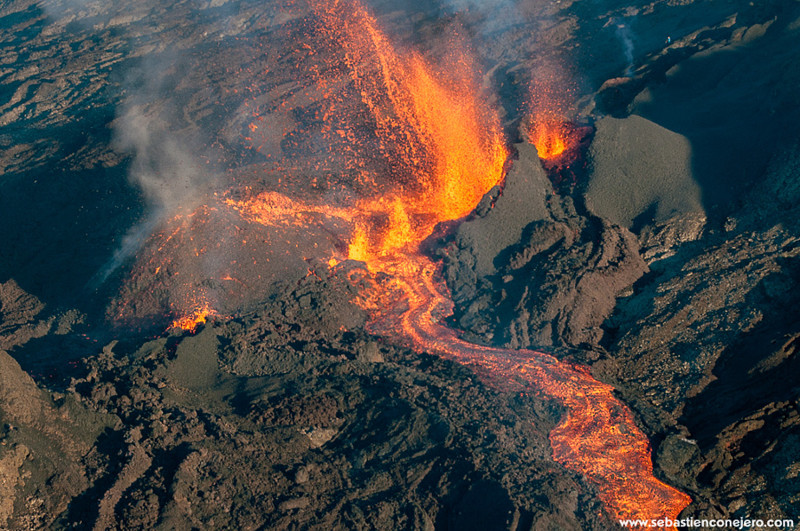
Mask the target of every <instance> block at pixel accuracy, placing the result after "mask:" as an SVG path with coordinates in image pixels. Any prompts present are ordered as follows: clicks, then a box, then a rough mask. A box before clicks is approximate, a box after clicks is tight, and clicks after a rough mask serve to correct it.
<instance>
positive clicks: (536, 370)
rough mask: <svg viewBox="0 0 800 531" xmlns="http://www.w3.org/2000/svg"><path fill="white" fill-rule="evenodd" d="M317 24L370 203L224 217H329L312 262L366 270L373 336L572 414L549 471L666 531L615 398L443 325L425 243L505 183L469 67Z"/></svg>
mask: <svg viewBox="0 0 800 531" xmlns="http://www.w3.org/2000/svg"><path fill="white" fill-rule="evenodd" d="M314 12H315V16H316V18H317V22H318V24H317V32H318V34H321V35H323V36H324V37H325V38H327V39H328V40H329V41H330V43H331V47H332V49H338V50H339V51H340V53H339V57H341V58H342V59H341V61H340V62H338V63H336V64H322V65H320V66H319V68H318V69H317V70H318V72H317V74H316V77H317V79H316V82H317V84H318V87H317V88H318V89H319V93H320V94H321V95H322V100H323V102H324V105H327V107H326V108H325V109H324V116H323V119H325V118H328V117H330V116H335V115H336V113H337V112H342V111H341V109H342V108H343V104H342V101H340V100H339V99H337V96H336V92H337V90H340V89H341V85H335V83H334V82H333V81H331V80H330V78H326V77H325V72H329V71H337V72H338V73H339V74H341V72H345V73H346V75H347V76H348V77H349V82H348V84H349V86H350V87H354V89H355V93H357V94H358V95H359V96H360V99H361V101H360V103H359V104H360V106H361V111H360V112H361V114H359V115H358V116H355V115H353V116H349V117H348V116H345V117H342V116H341V115H339V116H338V119H339V120H338V122H337V123H339V122H347V120H348V119H352V120H353V121H356V122H358V123H359V124H360V127H361V129H357V128H355V127H354V128H353V129H352V130H345V129H338V130H334V131H332V134H334V135H336V136H338V137H340V138H343V139H351V140H352V142H353V145H354V147H353V148H352V149H346V150H344V151H343V152H342V153H341V154H340V155H342V158H343V159H344V160H343V162H342V166H344V167H345V168H347V169H348V170H349V171H351V172H353V173H355V174H358V175H359V179H361V180H362V181H363V182H367V183H372V186H371V188H369V190H371V191H370V192H369V193H363V194H360V195H359V197H360V198H359V199H355V200H352V201H350V203H349V204H345V205H344V206H342V205H336V206H333V205H325V204H319V203H321V202H322V201H316V202H314V201H313V200H311V199H309V200H308V201H300V200H297V199H291V198H289V197H287V196H286V195H283V194H280V193H277V192H264V193H261V194H255V195H252V194H251V196H250V197H245V198H244V199H241V200H234V199H227V200H226V201H222V202H220V203H219V206H218V208H228V209H229V210H231V211H233V212H235V213H238V215H239V216H241V217H243V218H244V219H245V220H247V221H249V222H251V223H256V224H261V225H267V226H273V227H278V226H296V225H304V224H311V223H314V220H319V219H332V218H335V219H336V220H337V221H336V222H337V223H338V224H339V226H344V227H349V229H348V230H349V237H348V241H347V243H346V245H345V246H342V253H341V254H342V255H341V256H336V257H334V258H330V256H320V257H319V258H321V259H324V260H329V259H330V260H329V263H330V264H331V266H334V265H336V264H337V263H338V262H339V261H341V260H344V259H347V258H349V259H352V260H358V261H362V262H364V263H365V264H366V266H367V268H368V271H366V270H359V269H356V270H354V271H352V272H351V275H353V276H354V277H358V276H362V277H364V278H363V279H366V280H367V284H368V285H370V286H371V288H370V289H368V290H367V292H363V293H361V295H360V298H359V301H358V302H359V304H361V305H362V306H363V307H364V308H366V309H367V310H369V311H370V315H371V321H370V325H369V326H370V330H371V332H373V333H376V334H381V335H384V336H387V337H390V338H393V339H395V340H399V341H403V342H405V343H407V344H408V345H409V346H410V347H412V348H414V349H417V350H419V351H426V352H435V353H438V354H440V355H442V356H445V357H447V358H450V359H452V360H455V361H457V362H459V363H463V364H466V365H469V366H471V367H474V368H475V369H476V370H477V371H478V372H479V373H481V374H482V375H483V377H484V378H486V380H487V381H489V382H491V383H492V384H493V385H496V386H498V387H501V388H503V389H507V390H517V391H519V390H523V389H529V390H536V391H538V392H540V393H542V394H543V395H545V396H548V397H551V398H553V399H555V400H558V401H559V402H561V403H562V404H563V405H564V406H565V407H566V409H567V414H566V415H565V418H564V419H562V421H561V423H560V424H559V425H558V426H557V427H556V428H555V429H554V430H553V431H552V433H551V434H550V440H551V442H552V446H553V458H554V459H555V460H556V461H558V462H560V463H562V464H563V465H564V466H566V467H567V468H569V469H572V470H574V471H576V472H578V473H580V474H582V475H584V476H585V477H586V478H587V479H588V480H589V481H591V482H592V483H594V484H595V485H597V487H598V489H599V492H600V496H601V498H602V500H603V502H604V503H605V505H606V507H607V509H608V511H609V512H610V513H611V514H612V515H613V517H615V518H647V519H651V518H671V519H674V518H675V517H676V516H677V515H678V513H680V512H681V510H682V509H683V508H684V507H686V506H687V505H688V504H689V502H690V499H689V497H688V496H686V495H685V494H683V493H681V492H678V491H677V490H675V489H673V488H672V487H670V486H668V485H666V484H664V483H662V482H661V481H659V480H657V479H656V478H655V477H654V476H653V469H652V464H651V460H650V448H649V444H648V441H647V438H646V437H645V435H644V434H643V433H642V432H641V430H639V429H638V428H637V427H636V424H635V422H634V419H633V417H632V414H631V413H630V411H629V410H628V409H627V408H626V407H625V406H624V405H623V404H622V403H621V402H620V401H619V400H617V399H616V398H615V397H614V396H613V388H612V387H611V386H609V385H606V384H603V383H600V382H598V381H596V380H595V379H594V378H592V376H591V375H590V374H589V373H588V371H586V370H585V369H582V368H580V367H576V366H574V365H571V364H569V363H564V362H560V361H558V360H557V359H555V358H553V357H552V356H550V355H547V354H545V353H541V352H536V351H530V350H519V351H513V350H504V349H498V348H491V347H485V346H479V345H474V344H470V343H467V342H465V341H463V340H461V339H460V338H459V337H458V335H457V333H456V332H455V331H453V330H451V329H449V328H447V327H445V326H443V325H442V324H439V323H440V322H441V320H442V318H444V317H446V316H448V315H450V314H451V313H452V309H453V304H452V302H451V300H450V296H449V293H448V291H447V288H446V286H445V285H444V284H443V283H442V282H440V281H438V280H437V278H438V275H437V264H435V263H433V262H432V261H431V260H430V259H429V258H427V257H426V256H425V255H423V254H422V253H421V252H420V250H419V247H420V244H421V242H422V241H423V240H425V239H426V238H427V237H428V236H430V235H431V233H432V232H433V231H434V228H435V226H436V225H437V223H440V222H443V221H451V220H457V219H460V218H463V217H465V216H467V215H468V214H469V213H470V212H471V211H472V210H473V209H474V208H475V207H476V206H477V204H478V203H479V201H480V200H481V198H482V197H483V196H484V195H485V194H486V193H487V192H488V191H489V190H491V189H492V188H493V187H494V186H495V185H497V184H498V183H500V182H501V180H502V179H503V175H504V165H505V163H506V160H507V158H508V151H507V148H506V143H505V139H504V137H503V133H502V128H501V125H500V120H499V117H498V115H497V114H496V112H495V110H494V109H493V108H492V107H491V106H490V105H489V104H488V103H487V101H489V99H488V98H486V97H485V95H483V94H481V92H480V90H479V89H478V88H477V87H479V86H480V83H479V82H478V79H477V77H476V73H475V72H476V69H474V68H473V67H472V61H471V59H470V57H469V56H468V55H466V54H465V53H464V52H463V51H461V52H452V53H451V54H450V55H449V56H447V57H445V58H444V59H442V60H440V61H437V62H436V64H434V62H433V61H432V60H429V59H426V58H424V57H422V56H421V55H420V54H418V53H416V52H409V51H403V50H400V49H398V48H397V47H395V46H393V45H392V43H390V41H389V40H388V38H387V36H386V35H385V34H384V33H382V32H381V30H380V29H379V26H378V23H377V21H376V20H375V19H374V18H373V16H372V15H371V14H370V13H369V12H368V11H367V10H366V9H365V8H364V7H363V6H361V5H360V4H358V3H357V2H355V1H351V0H332V1H329V2H322V1H319V2H318V3H317V4H315V9H314ZM453 49H454V50H464V49H466V48H465V47H464V46H453ZM535 111H536V112H533V113H532V115H533V117H532V118H533V119H532V120H531V122H530V128H529V133H530V135H529V137H530V140H531V142H533V143H534V144H535V145H536V147H537V149H538V151H539V155H540V157H541V158H543V159H556V158H558V157H559V156H560V155H561V154H563V153H565V151H567V150H568V148H569V146H568V142H569V137H568V135H567V130H566V129H565V128H564V126H563V122H562V121H559V120H556V119H554V116H553V115H552V114H550V113H547V112H542V106H541V104H540V105H538V107H535ZM351 112H352V111H351ZM364 122H366V123H367V124H368V126H369V127H370V130H371V133H369V135H368V137H369V138H368V142H365V141H364V140H363V139H359V137H358V134H359V131H361V132H362V133H361V134H363V129H364V126H363V124H364ZM359 142H360V143H361V144H362V145H356V144H358V143H359ZM364 144H369V146H371V147H372V148H373V150H374V152H375V153H377V155H375V153H373V155H375V157H376V158H380V159H382V160H384V161H386V163H387V164H386V165H385V167H388V168H391V171H392V174H391V178H389V179H388V180H387V178H386V177H385V175H379V174H377V172H375V170H374V168H371V167H370V166H369V164H366V163H364V161H363V159H362V158H360V157H359V156H358V154H359V153H362V152H363V147H364ZM370 172H374V173H370ZM346 237H347V236H346ZM345 247H346V256H344V249H345ZM376 277H381V278H382V280H381V282H377V281H375V280H374V279H375V278H376ZM354 280H356V279H355V278H354ZM211 313H212V309H211V308H210V307H208V306H206V307H201V308H198V309H197V310H195V311H194V312H193V313H192V314H191V315H187V316H186V317H184V318H182V319H178V320H176V321H175V323H174V326H177V327H181V328H185V329H193V328H194V327H195V326H197V324H198V323H202V322H203V321H204V320H205V318H206V317H207V316H208V315H209V314H211Z"/></svg>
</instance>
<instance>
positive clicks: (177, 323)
mask: <svg viewBox="0 0 800 531" xmlns="http://www.w3.org/2000/svg"><path fill="white" fill-rule="evenodd" d="M212 315H214V311H213V310H212V309H211V307H210V306H209V305H207V304H204V305H203V306H201V307H199V308H197V309H195V310H194V311H193V312H192V313H190V314H189V315H184V316H183V317H179V318H178V319H175V320H174V321H172V325H171V326H170V328H175V329H181V330H186V331H187V332H191V333H195V332H196V331H197V327H198V326H200V325H201V324H206V320H207V319H208V318H209V317H210V316H212Z"/></svg>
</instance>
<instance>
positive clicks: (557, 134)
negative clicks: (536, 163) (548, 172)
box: [529, 120, 567, 160]
mask: <svg viewBox="0 0 800 531" xmlns="http://www.w3.org/2000/svg"><path fill="white" fill-rule="evenodd" d="M529 135H530V142H531V143H532V144H533V145H534V146H535V147H536V151H537V152H538V153H539V158H540V159H543V160H550V159H554V158H556V157H558V156H559V155H561V154H562V153H564V151H566V149H567V135H566V134H565V131H564V126H563V123H561V122H557V121H541V120H540V121H539V122H536V123H534V124H533V130H532V131H529Z"/></svg>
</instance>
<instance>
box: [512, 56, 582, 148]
mask: <svg viewBox="0 0 800 531" xmlns="http://www.w3.org/2000/svg"><path fill="white" fill-rule="evenodd" d="M569 87H570V83H569V82H568V81H567V80H566V79H565V76H564V74H563V71H562V70H561V69H560V68H555V67H554V66H553V65H550V64H544V65H540V67H539V68H538V69H537V70H536V71H535V72H534V75H533V79H531V82H530V87H529V89H530V94H529V97H528V101H527V116H526V117H525V120H524V121H523V132H524V133H526V135H527V137H528V138H527V140H528V141H529V142H530V143H531V144H533V145H534V146H535V147H536V151H537V152H538V153H539V158H540V159H542V160H546V161H549V160H553V159H557V158H558V157H559V156H561V155H563V154H564V152H565V151H567V150H568V149H569V148H570V147H572V146H570V135H569V131H568V130H567V127H566V125H567V122H568V119H567V114H569V113H568V109H569V108H570V105H569V104H568V100H569V93H570V89H569Z"/></svg>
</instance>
